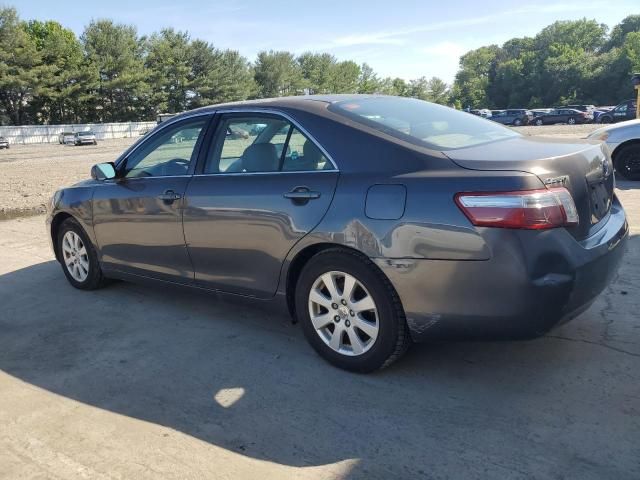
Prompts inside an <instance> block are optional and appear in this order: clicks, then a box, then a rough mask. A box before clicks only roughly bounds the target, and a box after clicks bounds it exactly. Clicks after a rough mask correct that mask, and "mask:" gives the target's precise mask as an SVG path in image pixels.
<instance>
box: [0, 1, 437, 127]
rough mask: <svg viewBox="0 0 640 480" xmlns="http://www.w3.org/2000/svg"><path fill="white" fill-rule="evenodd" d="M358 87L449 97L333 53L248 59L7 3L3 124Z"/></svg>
mask: <svg viewBox="0 0 640 480" xmlns="http://www.w3.org/2000/svg"><path fill="white" fill-rule="evenodd" d="M354 92H357V93H374V92H383V93H388V94H393V95H405V96H413V97H418V98H422V99H425V100H430V101H433V102H438V103H446V102H447V101H448V100H449V86H448V85H447V84H446V83H445V82H444V81H442V80H441V79H439V78H435V77H434V78H431V79H427V78H419V79H416V80H411V81H408V82H407V81H405V80H403V79H401V78H381V77H379V76H378V75H377V74H376V72H374V71H373V69H372V68H371V67H370V66H369V65H367V64H366V63H365V64H361V65H360V64H358V63H356V62H354V61H349V60H347V61H338V60H337V59H336V57H334V56H333V55H330V54H327V53H312V52H307V53H303V54H301V55H294V54H293V53H290V52H286V51H263V52H260V53H259V54H258V56H257V58H256V60H255V61H254V62H252V63H250V62H249V61H248V60H247V59H246V58H245V57H243V56H242V55H240V53H239V52H238V51H236V50H221V49H218V48H215V47H214V46H213V45H211V44H210V43H208V42H205V41H203V40H199V39H192V38H191V37H190V36H189V34H188V33H187V32H181V31H176V30H174V29H171V28H166V29H163V30H161V31H160V32H157V33H153V34H152V35H149V36H139V35H138V33H137V31H136V29H135V27H133V26H130V25H121V24H117V23H114V22H113V21H111V20H95V21H92V22H91V23H90V24H89V25H87V27H86V28H85V29H84V32H83V33H82V35H80V37H79V38H78V37H77V36H76V35H75V34H74V32H73V31H71V30H69V29H67V28H65V27H64V26H62V25H61V24H60V23H58V22H55V21H44V22H43V21H38V20H30V21H23V20H21V19H20V18H19V17H18V15H17V12H16V10H15V9H14V8H0V124H13V125H22V124H58V123H84V122H117V121H132V120H153V119H155V118H156V115H157V114H158V113H175V112H181V111H184V110H188V109H191V108H196V107H200V106H203V105H211V104H214V103H220V102H227V101H235V100H244V99H248V98H266V97H275V96H282V95H297V94H301V93H354Z"/></svg>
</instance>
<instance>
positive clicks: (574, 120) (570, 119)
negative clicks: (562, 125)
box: [567, 117, 576, 125]
mask: <svg viewBox="0 0 640 480" xmlns="http://www.w3.org/2000/svg"><path fill="white" fill-rule="evenodd" d="M567 123H568V124H569V125H575V124H576V119H575V118H573V117H571V118H569V120H567Z"/></svg>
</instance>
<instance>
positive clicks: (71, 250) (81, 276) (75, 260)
mask: <svg viewBox="0 0 640 480" xmlns="http://www.w3.org/2000/svg"><path fill="white" fill-rule="evenodd" d="M62 256H63V258H64V265H65V267H66V269H67V271H68V272H69V274H70V275H71V276H72V277H73V279H74V280H75V281H77V282H80V283H82V282H84V281H85V280H86V279H87V277H88V276H89V255H88V254H87V249H86V247H85V245H84V242H83V241H82V238H80V235H78V234H77V233H76V232H74V231H72V230H69V231H68V232H67V233H65V234H64V236H63V237H62Z"/></svg>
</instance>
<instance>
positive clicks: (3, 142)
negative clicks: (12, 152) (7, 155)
mask: <svg viewBox="0 0 640 480" xmlns="http://www.w3.org/2000/svg"><path fill="white" fill-rule="evenodd" d="M3 148H6V149H7V150H8V149H9V140H7V139H6V138H4V137H0V149H3Z"/></svg>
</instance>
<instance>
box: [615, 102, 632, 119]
mask: <svg viewBox="0 0 640 480" xmlns="http://www.w3.org/2000/svg"><path fill="white" fill-rule="evenodd" d="M628 110H629V103H624V104H622V105H618V106H617V107H616V108H614V109H613V112H612V116H613V121H614V123H616V122H624V121H625V120H628V119H627V111H628Z"/></svg>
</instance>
